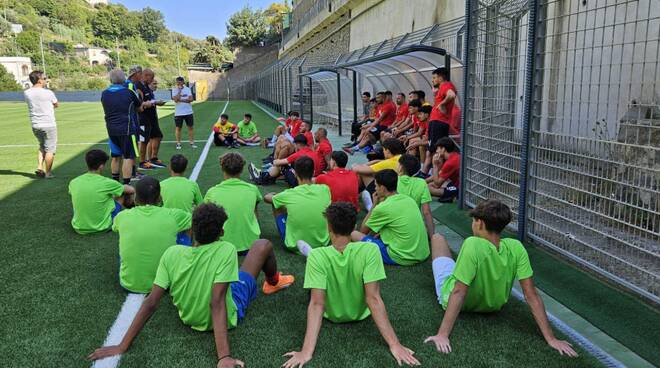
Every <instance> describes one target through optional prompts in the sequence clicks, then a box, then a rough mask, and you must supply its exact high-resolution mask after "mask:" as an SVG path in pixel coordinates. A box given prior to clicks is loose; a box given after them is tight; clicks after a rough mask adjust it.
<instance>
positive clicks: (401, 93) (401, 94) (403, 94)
mask: <svg viewBox="0 0 660 368" xmlns="http://www.w3.org/2000/svg"><path fill="white" fill-rule="evenodd" d="M396 95H397V96H401V97H403V98H406V94H405V93H403V92H399V93H397V94H396Z"/></svg>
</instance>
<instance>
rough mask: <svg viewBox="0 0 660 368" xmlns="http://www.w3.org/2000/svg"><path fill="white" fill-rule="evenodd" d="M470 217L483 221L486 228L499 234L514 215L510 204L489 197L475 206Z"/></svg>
mask: <svg viewBox="0 0 660 368" xmlns="http://www.w3.org/2000/svg"><path fill="white" fill-rule="evenodd" d="M470 217H472V218H475V219H477V220H481V221H483V222H484V224H485V225H486V230H488V231H490V232H493V233H498V234H499V233H501V232H502V230H504V228H506V225H508V224H509V222H511V219H512V217H513V215H512V214H511V209H509V206H507V205H506V204H504V203H502V202H500V201H498V200H497V199H489V200H487V201H484V202H481V203H479V204H478V205H477V207H475V208H473V209H472V210H471V211H470Z"/></svg>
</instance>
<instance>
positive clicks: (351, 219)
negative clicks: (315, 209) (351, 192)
mask: <svg viewBox="0 0 660 368" xmlns="http://www.w3.org/2000/svg"><path fill="white" fill-rule="evenodd" d="M323 214H324V215H325V218H326V219H327V220H328V225H330V229H331V231H332V232H333V233H335V234H337V235H343V236H349V235H351V233H352V232H353V230H355V223H356V222H357V211H355V207H354V206H353V205H352V204H350V203H348V202H335V203H333V204H331V205H330V206H328V208H326V209H325V212H324V213H323Z"/></svg>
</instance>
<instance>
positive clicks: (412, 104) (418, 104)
mask: <svg viewBox="0 0 660 368" xmlns="http://www.w3.org/2000/svg"><path fill="white" fill-rule="evenodd" d="M408 106H410V107H416V108H418V109H419V108H420V107H422V101H420V100H419V99H414V100H412V101H410V102H408Z"/></svg>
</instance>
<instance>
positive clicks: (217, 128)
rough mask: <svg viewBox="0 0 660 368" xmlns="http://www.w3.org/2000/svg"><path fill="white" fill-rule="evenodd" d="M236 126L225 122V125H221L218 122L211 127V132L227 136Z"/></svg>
mask: <svg viewBox="0 0 660 368" xmlns="http://www.w3.org/2000/svg"><path fill="white" fill-rule="evenodd" d="M235 127H236V126H235V125H234V123H231V122H229V121H228V122H227V124H225V125H222V124H221V123H220V122H219V121H218V122H217V123H215V124H214V125H213V131H214V132H218V133H220V134H229V133H230V132H231V131H232V130H234V128H235Z"/></svg>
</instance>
